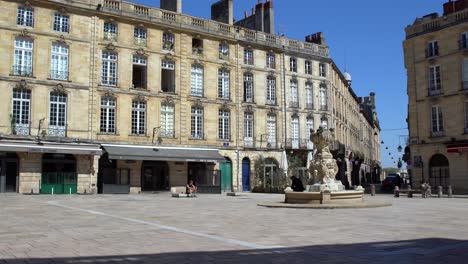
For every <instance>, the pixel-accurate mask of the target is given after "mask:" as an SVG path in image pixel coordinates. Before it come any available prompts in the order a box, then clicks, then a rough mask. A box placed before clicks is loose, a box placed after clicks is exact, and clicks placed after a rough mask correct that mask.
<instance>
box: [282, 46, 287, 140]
mask: <svg viewBox="0 0 468 264" xmlns="http://www.w3.org/2000/svg"><path fill="white" fill-rule="evenodd" d="M282 74H283V135H284V137H283V149H286V138H287V130H286V129H287V128H286V127H287V126H286V122H287V113H286V47H285V46H284V45H283V69H282Z"/></svg>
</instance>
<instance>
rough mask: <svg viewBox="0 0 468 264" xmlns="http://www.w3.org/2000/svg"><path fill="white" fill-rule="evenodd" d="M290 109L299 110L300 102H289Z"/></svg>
mask: <svg viewBox="0 0 468 264" xmlns="http://www.w3.org/2000/svg"><path fill="white" fill-rule="evenodd" d="M289 107H293V108H299V102H298V101H291V102H289Z"/></svg>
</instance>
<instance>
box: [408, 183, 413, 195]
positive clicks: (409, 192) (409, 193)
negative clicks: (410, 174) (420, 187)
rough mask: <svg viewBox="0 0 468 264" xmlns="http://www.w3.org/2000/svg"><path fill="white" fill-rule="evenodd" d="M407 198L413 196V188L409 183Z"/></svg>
mask: <svg viewBox="0 0 468 264" xmlns="http://www.w3.org/2000/svg"><path fill="white" fill-rule="evenodd" d="M408 198H413V189H411V185H408Z"/></svg>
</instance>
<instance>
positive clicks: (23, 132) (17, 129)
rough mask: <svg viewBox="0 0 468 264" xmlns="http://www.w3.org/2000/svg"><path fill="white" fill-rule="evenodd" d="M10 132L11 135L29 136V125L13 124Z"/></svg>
mask: <svg viewBox="0 0 468 264" xmlns="http://www.w3.org/2000/svg"><path fill="white" fill-rule="evenodd" d="M12 132H13V133H12V134H13V135H20V136H29V135H30V132H31V127H30V125H29V124H14V125H13V128H12Z"/></svg>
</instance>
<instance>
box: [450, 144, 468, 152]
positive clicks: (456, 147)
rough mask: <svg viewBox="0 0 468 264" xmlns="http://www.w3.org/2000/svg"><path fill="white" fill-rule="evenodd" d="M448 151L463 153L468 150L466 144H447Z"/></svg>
mask: <svg viewBox="0 0 468 264" xmlns="http://www.w3.org/2000/svg"><path fill="white" fill-rule="evenodd" d="M447 152H448V153H464V152H468V144H466V143H465V144H449V145H447Z"/></svg>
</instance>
